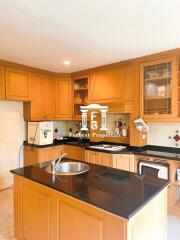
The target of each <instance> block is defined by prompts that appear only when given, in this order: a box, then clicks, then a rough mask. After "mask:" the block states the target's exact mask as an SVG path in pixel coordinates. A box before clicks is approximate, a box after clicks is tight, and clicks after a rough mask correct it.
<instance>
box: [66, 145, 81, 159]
mask: <svg viewBox="0 0 180 240" xmlns="http://www.w3.org/2000/svg"><path fill="white" fill-rule="evenodd" d="M63 151H64V152H65V153H67V155H66V157H67V158H70V159H73V160H78V161H84V159H85V151H84V148H83V147H79V146H70V145H64V146H63Z"/></svg>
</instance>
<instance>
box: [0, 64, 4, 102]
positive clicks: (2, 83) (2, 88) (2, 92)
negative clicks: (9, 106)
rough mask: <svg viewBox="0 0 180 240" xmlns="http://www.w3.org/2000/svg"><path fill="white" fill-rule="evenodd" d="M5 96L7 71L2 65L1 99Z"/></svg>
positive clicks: (0, 75) (0, 73)
mask: <svg viewBox="0 0 180 240" xmlns="http://www.w3.org/2000/svg"><path fill="white" fill-rule="evenodd" d="M4 98H5V72H4V67H1V66H0V99H4Z"/></svg>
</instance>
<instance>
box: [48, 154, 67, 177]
mask: <svg viewBox="0 0 180 240" xmlns="http://www.w3.org/2000/svg"><path fill="white" fill-rule="evenodd" d="M66 155H67V153H63V154H62V155H61V156H60V158H59V159H58V161H57V162H56V161H52V162H51V169H52V174H55V173H56V168H57V166H58V165H59V164H60V162H61V160H62V159H63V158H64V157H65V156H66Z"/></svg>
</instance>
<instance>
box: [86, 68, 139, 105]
mask: <svg viewBox="0 0 180 240" xmlns="http://www.w3.org/2000/svg"><path fill="white" fill-rule="evenodd" d="M134 75H135V67H134V65H133V64H124V65H121V66H118V67H114V68H107V69H103V70H99V71H94V72H91V74H90V81H89V101H91V102H96V103H97V102H99V103H101V102H102V103H103V102H120V101H133V100H134V87H136V86H134Z"/></svg>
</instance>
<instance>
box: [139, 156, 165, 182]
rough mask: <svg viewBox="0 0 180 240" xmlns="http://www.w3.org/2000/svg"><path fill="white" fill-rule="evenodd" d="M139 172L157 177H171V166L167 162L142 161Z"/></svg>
mask: <svg viewBox="0 0 180 240" xmlns="http://www.w3.org/2000/svg"><path fill="white" fill-rule="evenodd" d="M139 173H140V174H145V175H149V176H153V177H157V178H162V179H166V180H168V179H169V166H168V164H165V163H160V162H150V161H143V160H142V161H140V162H139Z"/></svg>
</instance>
